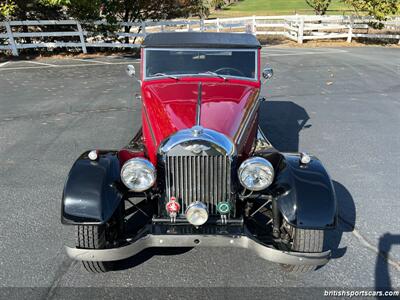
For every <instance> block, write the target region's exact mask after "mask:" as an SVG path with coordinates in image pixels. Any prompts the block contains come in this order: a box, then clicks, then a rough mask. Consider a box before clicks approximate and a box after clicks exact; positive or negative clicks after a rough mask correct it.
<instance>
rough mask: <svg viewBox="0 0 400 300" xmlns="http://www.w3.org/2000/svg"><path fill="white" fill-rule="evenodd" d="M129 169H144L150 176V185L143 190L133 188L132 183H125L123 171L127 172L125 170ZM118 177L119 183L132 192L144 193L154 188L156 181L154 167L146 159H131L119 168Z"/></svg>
mask: <svg viewBox="0 0 400 300" xmlns="http://www.w3.org/2000/svg"><path fill="white" fill-rule="evenodd" d="M129 167H131V168H132V167H135V168H140V167H141V168H143V169H146V170H147V171H148V173H149V174H150V175H151V181H150V184H148V185H147V186H146V187H143V188H137V187H135V185H134V184H133V183H132V182H129V181H127V179H126V178H125V176H124V173H125V171H126V170H127V168H129ZM120 177H121V181H122V183H123V184H124V185H125V186H126V187H127V188H128V189H129V190H131V191H134V192H144V191H147V190H148V189H150V188H151V187H152V186H154V184H155V182H156V179H157V172H156V168H155V167H154V165H153V164H152V163H151V162H150V161H149V160H148V159H146V158H142V157H134V158H131V159H129V160H127V161H126V162H125V163H124V165H123V166H122V168H121V172H120Z"/></svg>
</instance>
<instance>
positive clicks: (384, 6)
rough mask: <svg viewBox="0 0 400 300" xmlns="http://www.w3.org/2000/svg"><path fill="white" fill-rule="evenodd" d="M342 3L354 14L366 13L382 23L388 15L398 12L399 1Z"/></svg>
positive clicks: (350, 1) (362, 0)
mask: <svg viewBox="0 0 400 300" xmlns="http://www.w3.org/2000/svg"><path fill="white" fill-rule="evenodd" d="M343 2H344V3H346V4H347V5H349V6H351V7H353V8H354V10H355V11H356V12H360V11H363V12H367V13H368V15H369V16H372V17H375V18H376V19H377V20H378V21H384V20H386V19H387V17H388V16H389V15H394V14H396V13H397V12H399V11H400V1H399V0H343Z"/></svg>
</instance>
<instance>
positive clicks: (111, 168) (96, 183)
mask: <svg viewBox="0 0 400 300" xmlns="http://www.w3.org/2000/svg"><path fill="white" fill-rule="evenodd" d="M88 153H89V151H87V152H85V153H83V154H82V155H81V156H80V157H79V158H78V159H77V160H76V162H75V163H74V165H73V166H72V169H71V171H70V172H69V175H68V178H67V181H66V183H65V187H64V192H63V197H62V205H61V222H62V223H63V224H104V223H106V222H107V221H108V220H109V219H110V218H111V216H112V215H113V213H114V211H115V210H116V208H117V207H118V205H119V204H120V202H121V199H122V195H123V190H122V186H121V183H120V163H119V160H118V157H117V151H99V155H98V159H97V160H94V161H92V160H90V159H89V158H88Z"/></svg>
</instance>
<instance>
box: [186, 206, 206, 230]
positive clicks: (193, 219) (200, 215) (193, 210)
mask: <svg viewBox="0 0 400 300" xmlns="http://www.w3.org/2000/svg"><path fill="white" fill-rule="evenodd" d="M186 219H187V220H188V222H189V223H190V224H192V225H194V226H200V225H203V224H204V223H205V222H207V220H208V210H207V206H206V205H205V204H204V203H202V202H199V201H197V202H193V203H192V204H190V205H189V206H188V208H187V209H186Z"/></svg>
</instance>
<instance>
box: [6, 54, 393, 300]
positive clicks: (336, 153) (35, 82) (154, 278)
mask: <svg viewBox="0 0 400 300" xmlns="http://www.w3.org/2000/svg"><path fill="white" fill-rule="evenodd" d="M262 52H263V62H267V63H268V64H269V65H270V66H272V67H273V68H274V71H275V76H274V78H273V79H272V80H271V81H270V83H268V86H266V87H265V88H264V89H263V91H262V94H263V95H266V97H267V98H268V101H267V102H266V103H265V104H263V106H262V108H261V109H262V120H261V126H262V127H263V128H264V130H265V131H266V133H267V136H268V137H269V139H270V140H271V141H272V143H273V144H274V145H275V146H276V147H277V148H278V149H280V150H282V151H298V150H301V151H307V152H309V153H312V154H315V155H316V156H318V157H319V158H320V159H321V160H322V161H323V163H324V164H325V166H326V168H327V169H328V170H329V172H330V175H331V177H332V178H333V180H334V181H335V189H336V192H337V195H338V201H339V211H340V222H339V228H338V229H337V230H336V231H335V232H331V233H330V235H329V240H328V242H329V245H330V246H331V247H332V248H333V249H334V251H333V256H334V258H333V259H332V261H331V262H330V263H329V264H328V265H326V266H325V267H323V268H321V269H319V270H318V271H316V272H314V273H312V274H308V275H306V276H295V275H288V274H285V273H283V272H282V271H281V269H280V267H279V266H277V265H275V264H273V263H270V262H267V261H264V260H262V259H259V258H258V257H256V256H255V255H253V254H251V253H248V252H246V250H241V249H205V248H203V249H201V248H198V249H193V250H191V251H187V252H183V253H181V254H179V255H173V253H170V252H165V253H152V254H151V255H146V254H143V255H141V256H140V257H138V258H134V259H131V260H129V261H128V262H127V265H129V266H135V268H130V269H127V270H121V271H116V272H111V273H107V274H100V275H93V274H88V273H86V272H85V271H84V270H83V269H82V268H81V266H80V264H78V263H75V262H72V261H71V260H69V259H68V258H67V257H66V255H65V253H64V251H63V245H64V243H65V242H66V241H71V236H72V231H71V228H69V227H65V226H62V225H61V224H60V198H61V193H62V188H63V184H64V180H65V178H66V176H67V173H68V171H69V169H70V167H71V165H72V163H73V162H74V160H75V159H76V158H77V157H78V155H79V154H81V153H82V152H83V151H85V150H87V149H94V148H99V149H101V148H105V149H112V148H120V147H122V146H124V145H125V144H126V143H127V142H128V141H129V140H130V138H131V137H132V136H133V135H134V134H135V132H136V130H137V129H138V128H139V127H140V123H141V115H140V103H139V100H137V99H136V98H135V97H134V95H135V93H136V92H138V91H139V89H138V85H137V84H136V83H134V82H133V81H132V80H131V79H130V78H128V77H127V76H126V74H125V71H124V68H125V65H126V64H128V63H133V64H134V65H136V67H137V68H138V67H139V62H138V61H137V60H135V59H134V58H131V57H119V58H113V57H99V58H96V59H85V60H76V59H75V60H73V59H64V60H56V59H43V60H38V61H12V62H6V63H0V286H1V287H42V289H25V290H23V292H24V293H27V294H29V295H31V296H32V295H33V296H37V297H42V298H58V297H62V296H63V295H64V296H65V295H66V294H67V293H72V292H73V291H74V292H77V290H73V289H62V288H61V289H59V288H60V287H158V289H147V290H142V289H139V290H138V289H134V290H135V291H136V292H138V291H139V292H140V293H142V292H143V293H144V294H146V295H148V293H150V292H151V293H155V294H152V295H153V296H155V295H157V293H158V292H162V291H164V292H165V291H167V295H166V298H173V297H174V295H175V294H176V293H177V292H179V291H180V292H181V293H182V291H187V290H185V289H184V288H185V287H186V288H189V291H192V289H190V288H192V287H236V289H234V290H233V291H235V292H234V293H239V294H235V295H236V296H237V295H240V292H243V291H245V292H244V294H243V295H242V296H243V297H245V296H247V297H248V296H250V295H253V294H252V293H255V291H258V294H257V295H259V296H260V295H261V297H263V295H264V296H265V295H268V293H270V292H271V291H275V292H277V290H276V289H274V287H282V288H285V287H336V288H337V287H349V288H352V287H357V288H359V289H360V288H362V287H367V288H373V289H376V288H377V287H380V286H386V287H391V288H395V287H397V288H399V287H400V222H399V215H400V201H399V196H398V195H399V194H400V179H399V178H400V150H399V149H400V135H399V130H400V49H398V48H397V49H393V48H378V47H377V48H374V47H368V48H343V49H327V48H326V49H323V48H318V49H282V48H264V49H263V50H262ZM132 86H133V88H132ZM354 226H355V230H352V229H353V227H354ZM153 254H154V255H153ZM165 287H170V289H165ZM238 287H240V288H239V289H237V288H238ZM244 287H251V288H248V289H243V288H244ZM256 287H258V289H255V288H256ZM263 287H264V288H263ZM260 288H261V289H260ZM0 291H1V292H3V296H4V295H5V293H6V291H7V290H6V289H4V288H3V289H0ZM15 291H16V289H15V290H14V292H15ZM132 291H133V290H129V291H128V290H124V293H125V292H126V295H128V294H130V293H131V292H132ZM212 291H217V292H216V293H215V294H213V292H212ZM229 291H232V290H228V289H215V290H208V289H204V290H202V292H204V295H203V296H204V297H205V298H212V297H214V298H215V297H216V296H220V297H224V298H228V297H229ZM285 291H289V294H290V291H299V290H290V289H289V290H287V289H285ZM302 291H304V290H303V289H302ZM306 291H308V290H306ZM1 292H0V293H1ZM89 292H90V290H78V292H77V293H78V294H79V293H82V294H83V295H86V296H88V295H89V294H88V293H89ZM92 292H94V291H92ZM320 292H321V291H320ZM30 293H32V294H30ZM35 293H36V294H35ZM85 293H86V294H85ZM279 293H280V291H279ZM293 293H295V292H293ZM296 293H297V292H296ZM321 293H322V292H321ZM144 294H143V295H144ZM104 295H107V294H100V296H104ZM284 295H285V294H284ZM321 295H322V294H321Z"/></svg>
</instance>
